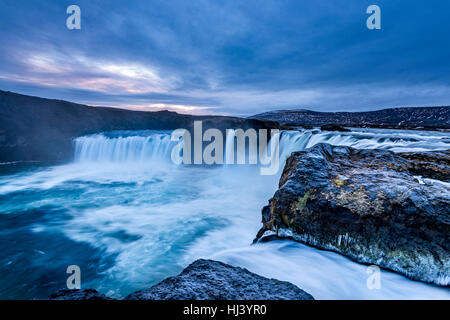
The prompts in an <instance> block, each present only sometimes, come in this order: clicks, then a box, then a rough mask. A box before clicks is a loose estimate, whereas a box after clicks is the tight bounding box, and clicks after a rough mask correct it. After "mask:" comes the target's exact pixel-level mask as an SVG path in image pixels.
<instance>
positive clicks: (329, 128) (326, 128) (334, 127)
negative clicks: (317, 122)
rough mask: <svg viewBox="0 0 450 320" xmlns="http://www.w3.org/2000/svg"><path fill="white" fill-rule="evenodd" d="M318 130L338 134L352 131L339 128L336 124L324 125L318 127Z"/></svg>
mask: <svg viewBox="0 0 450 320" xmlns="http://www.w3.org/2000/svg"><path fill="white" fill-rule="evenodd" d="M320 130H322V131H340V132H351V131H352V130H349V129H347V128H344V127H341V126H339V125H337V124H324V125H323V126H321V127H320Z"/></svg>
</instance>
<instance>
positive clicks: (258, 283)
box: [125, 259, 313, 300]
mask: <svg viewBox="0 0 450 320" xmlns="http://www.w3.org/2000/svg"><path fill="white" fill-rule="evenodd" d="M125 299H129V300H312V299H313V297H312V296H311V295H310V294H308V293H306V292H305V291H303V290H301V289H299V288H298V287H296V286H295V285H293V284H291V283H289V282H285V281H279V280H275V279H268V278H264V277H261V276H259V275H257V274H254V273H252V272H250V271H248V270H246V269H243V268H239V267H232V266H230V265H227V264H224V263H222V262H218V261H213V260H203V259H200V260H197V261H194V262H193V263H192V264H190V265H189V266H188V267H186V268H185V269H184V270H183V271H182V272H181V273H180V274H179V275H178V276H175V277H170V278H167V279H165V280H163V281H161V282H160V283H158V284H156V285H154V286H153V287H151V288H150V289H145V290H141V291H137V292H135V293H132V294H130V295H129V296H127V297H126V298H125Z"/></svg>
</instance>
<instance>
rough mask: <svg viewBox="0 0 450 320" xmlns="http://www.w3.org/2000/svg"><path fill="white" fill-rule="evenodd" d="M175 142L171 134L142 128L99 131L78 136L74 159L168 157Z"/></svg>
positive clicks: (122, 160) (80, 160) (139, 160)
mask: <svg viewBox="0 0 450 320" xmlns="http://www.w3.org/2000/svg"><path fill="white" fill-rule="evenodd" d="M175 144H176V142H173V141H171V140H170V133H164V132H153V131H142V132H129V131H128V132H127V131H125V132H115V133H109V134H96V135H91V136H84V137H80V138H77V139H75V162H115V163H124V162H146V161H154V160H169V159H170V153H171V151H172V148H173V147H174V146H175Z"/></svg>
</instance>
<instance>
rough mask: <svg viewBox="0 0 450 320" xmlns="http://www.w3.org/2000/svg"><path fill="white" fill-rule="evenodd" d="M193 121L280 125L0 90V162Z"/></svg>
mask: <svg viewBox="0 0 450 320" xmlns="http://www.w3.org/2000/svg"><path fill="white" fill-rule="evenodd" d="M194 120H202V121H203V128H204V129H205V130H206V129H208V128H218V129H220V130H224V129H227V128H242V129H247V128H255V129H260V128H267V129H270V128H278V127H279V125H278V123H276V122H274V121H270V120H269V121H266V120H254V119H242V118H235V117H223V116H191V115H182V114H178V113H175V112H169V111H159V112H141V111H131V110H124V109H114V108H104V107H91V106H87V105H81V104H76V103H71V102H67V101H61V100H51V99H43V98H38V97H32V96H26V95H21V94H17V93H13V92H6V91H1V90H0V162H5V161H67V160H69V159H70V158H71V156H72V139H73V138H75V137H79V136H82V135H86V134H92V133H97V132H103V131H111V130H150V129H153V130H173V129H177V128H184V129H188V130H190V129H191V128H192V125H193V122H194Z"/></svg>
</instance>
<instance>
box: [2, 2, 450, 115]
mask: <svg viewBox="0 0 450 320" xmlns="http://www.w3.org/2000/svg"><path fill="white" fill-rule="evenodd" d="M73 4H75V5H78V6H79V7H80V9H81V29H80V30H69V29H68V28H67V27H66V19H67V18H68V17H69V14H67V13H66V9H67V7H68V6H69V5H73ZM372 4H375V5H378V6H379V7H380V9H381V29H380V30H369V29H368V28H367V26H366V20H367V18H368V17H369V16H370V14H367V13H366V9H367V7H368V6H369V5H372ZM449 14H450V1H442V0H409V1H405V0H370V1H366V0H259V1H257V0H245V1H243V0H189V1H188V0H161V1H160V0H127V1H124V0H120V1H118V0H70V1H65V0H57V1H55V0H34V1H33V0H20V1H17V0H0V89H1V90H9V91H14V92H18V93H23V94H30V95H36V96H40V97H46V98H57V99H64V100H69V101H73V102H78V103H84V104H89V105H94V106H111V107H120V108H130V109H136V110H163V109H168V110H173V111H177V112H181V113H192V114H225V115H238V116H250V115H254V114H258V113H261V112H266V111H270V110H278V109H298V108H302V109H304V108H306V109H310V110H316V111H366V110H376V109H381V108H385V107H397V106H434V105H450V61H449V60H450V20H449Z"/></svg>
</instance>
